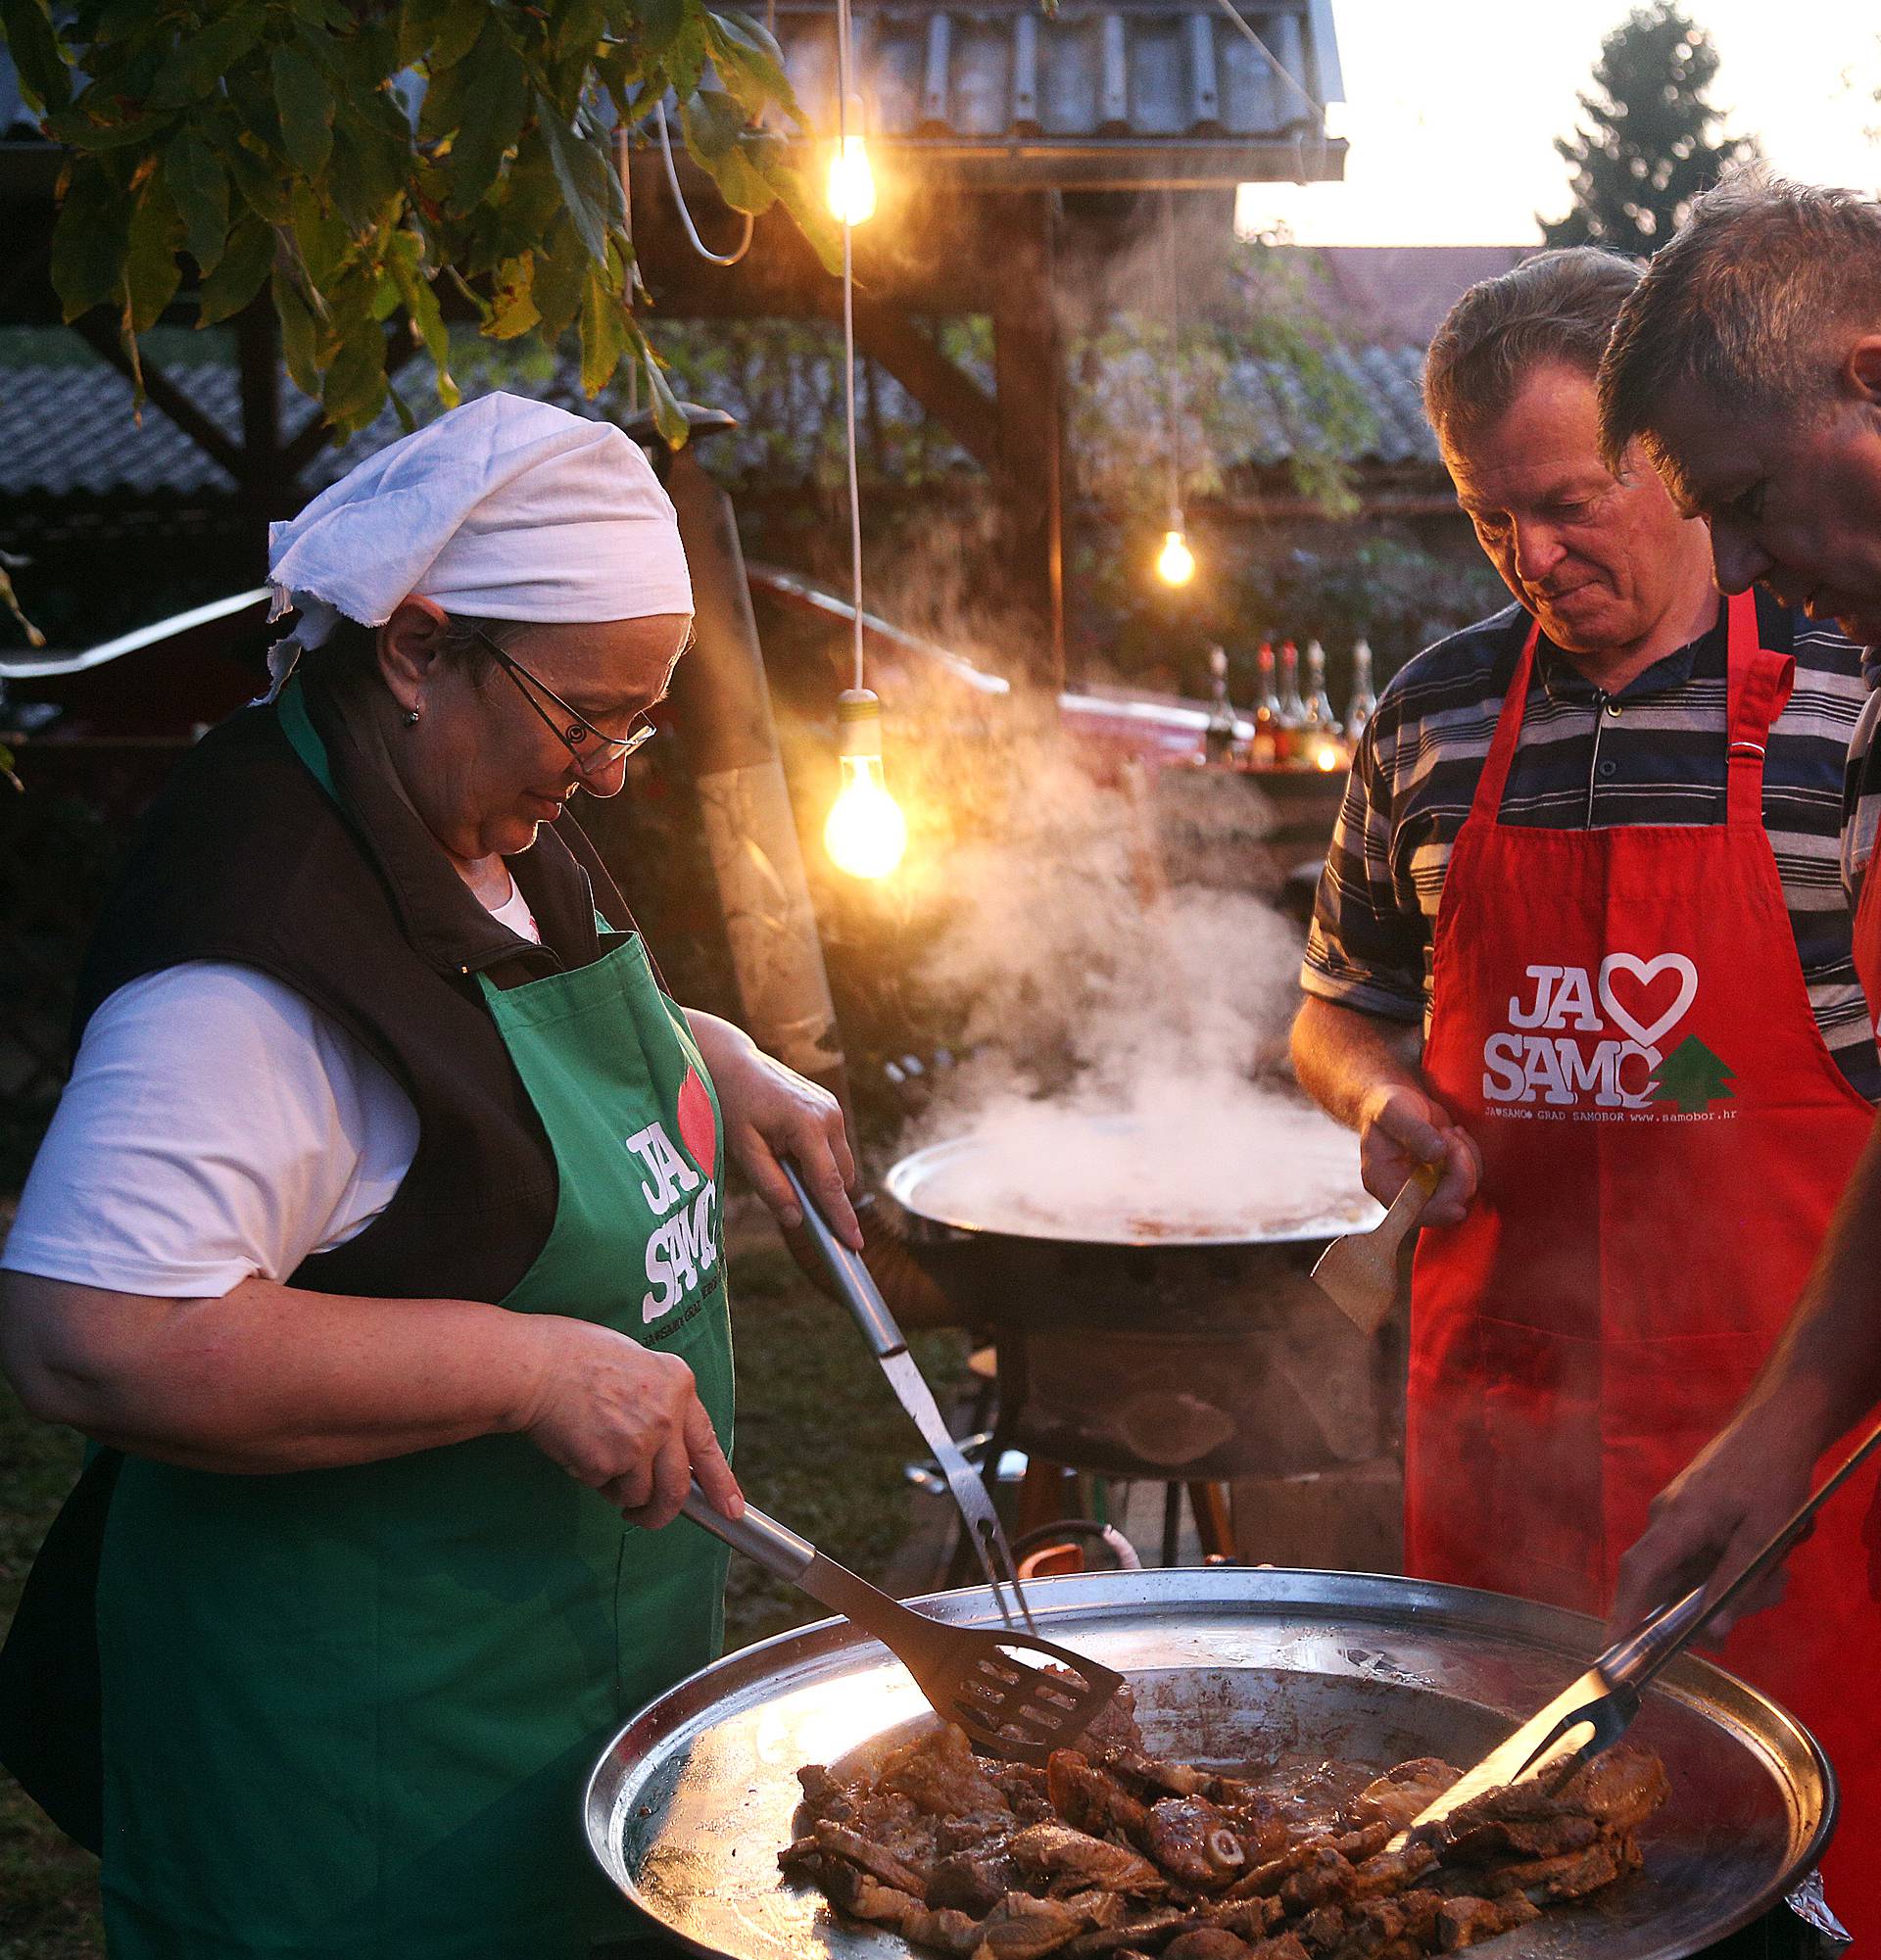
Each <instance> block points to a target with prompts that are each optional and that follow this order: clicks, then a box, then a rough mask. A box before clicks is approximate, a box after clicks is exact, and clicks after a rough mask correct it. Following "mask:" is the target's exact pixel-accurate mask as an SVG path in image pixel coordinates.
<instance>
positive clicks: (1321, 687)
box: [1300, 640, 1345, 775]
mask: <svg viewBox="0 0 1881 1960" xmlns="http://www.w3.org/2000/svg"><path fill="white" fill-rule="evenodd" d="M1300 746H1301V749H1302V751H1303V752H1302V755H1301V760H1302V761H1303V762H1306V763H1309V764H1311V765H1312V767H1313V768H1315V769H1318V770H1320V771H1321V772H1322V773H1324V774H1326V775H1330V774H1331V773H1332V771H1333V770H1335V769H1343V768H1344V767H1345V738H1344V736H1343V735H1342V734H1341V733H1340V731H1339V718H1338V716H1337V715H1335V714H1334V713H1333V712H1332V697H1331V695H1330V694H1328V693H1326V648H1325V647H1324V646H1322V645H1320V643H1319V642H1318V641H1317V640H1309V641H1308V642H1307V643H1306V727H1305V729H1304V730H1303V731H1302V734H1301V740H1300Z"/></svg>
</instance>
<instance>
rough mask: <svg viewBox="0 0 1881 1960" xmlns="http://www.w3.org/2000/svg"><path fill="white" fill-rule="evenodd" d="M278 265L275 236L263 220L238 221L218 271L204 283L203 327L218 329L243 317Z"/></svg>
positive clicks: (256, 218) (224, 250)
mask: <svg viewBox="0 0 1881 1960" xmlns="http://www.w3.org/2000/svg"><path fill="white" fill-rule="evenodd" d="M273 263H274V234H273V232H272V231H271V230H269V228H268V227H267V226H266V225H265V224H264V223H263V222H262V221H261V219H260V218H258V217H255V216H252V215H251V216H246V217H241V218H238V219H237V220H236V222H235V228H234V230H232V231H231V232H230V233H229V234H228V242H227V244H226V245H225V246H224V248H223V250H222V256H221V258H220V259H219V260H218V261H217V265H216V269H215V271H213V272H211V273H210V274H209V275H208V277H207V278H205V279H204V281H203V284H202V292H201V304H202V313H201V316H200V319H199V324H200V325H203V326H214V325H215V324H216V322H217V320H225V319H227V318H228V317H229V316H230V314H232V313H239V312H240V311H241V310H242V309H243V308H244V307H245V306H247V305H248V303H249V301H250V300H252V299H253V298H254V297H255V295H256V294H257V293H259V292H260V291H261V289H262V281H263V280H264V279H265V278H266V277H267V272H268V267H269V266H270V265H272V264H273Z"/></svg>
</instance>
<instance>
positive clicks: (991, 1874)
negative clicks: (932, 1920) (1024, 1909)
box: [928, 1838, 1024, 1913]
mask: <svg viewBox="0 0 1881 1960" xmlns="http://www.w3.org/2000/svg"><path fill="white" fill-rule="evenodd" d="M1023 1877H1024V1875H1023V1874H1022V1873H1021V1871H1020V1870H1019V1867H1018V1865H1017V1864H1016V1863H1015V1862H1014V1860H1013V1856H1012V1843H1011V1840H1010V1839H1009V1838H984V1839H981V1840H978V1841H977V1842H974V1843H970V1844H966V1845H963V1846H962V1847H961V1848H960V1849H959V1850H957V1851H949V1852H948V1853H947V1854H946V1855H945V1856H944V1857H942V1858H940V1859H939V1860H938V1861H937V1862H936V1864H935V1867H934V1870H933V1872H932V1874H931V1875H930V1876H929V1879H928V1903H929V1904H930V1905H947V1906H954V1907H957V1908H958V1909H959V1910H960V1911H962V1912H972V1913H984V1912H990V1911H991V1910H992V1908H993V1907H994V1906H995V1905H997V1904H998V1903H999V1901H1000V1900H1001V1899H1002V1898H1004V1897H1005V1895H1006V1894H1007V1893H1008V1892H1009V1891H1016V1890H1018V1889H1019V1888H1020V1887H1021V1883H1022V1880H1023Z"/></svg>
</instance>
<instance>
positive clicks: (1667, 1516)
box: [1609, 1405, 1815, 1641]
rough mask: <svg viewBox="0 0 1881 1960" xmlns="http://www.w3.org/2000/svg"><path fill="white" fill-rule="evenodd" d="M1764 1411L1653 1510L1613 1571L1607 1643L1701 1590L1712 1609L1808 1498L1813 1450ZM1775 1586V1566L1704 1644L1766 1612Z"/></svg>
mask: <svg viewBox="0 0 1881 1960" xmlns="http://www.w3.org/2000/svg"><path fill="white" fill-rule="evenodd" d="M1768 1409H1769V1406H1768V1405H1763V1406H1761V1407H1759V1408H1754V1409H1751V1410H1746V1411H1745V1412H1744V1413H1743V1414H1741V1415H1739V1416H1738V1417H1737V1419H1736V1420H1735V1421H1734V1422H1732V1423H1731V1424H1730V1426H1729V1427H1728V1428H1726V1429H1724V1430H1723V1431H1721V1432H1720V1433H1719V1434H1718V1435H1716V1436H1714V1437H1713V1438H1712V1441H1711V1442H1710V1443H1709V1444H1707V1445H1706V1447H1705V1448H1704V1449H1703V1450H1702V1451H1701V1452H1700V1453H1699V1455H1698V1456H1697V1457H1695V1458H1693V1459H1692V1461H1691V1462H1690V1463H1689V1464H1688V1465H1687V1466H1686V1467H1685V1469H1684V1470H1682V1471H1681V1472H1680V1473H1679V1474H1678V1476H1676V1477H1675V1478H1674V1479H1673V1480H1672V1481H1671V1482H1670V1483H1669V1484H1667V1485H1666V1486H1665V1488H1664V1490H1663V1491H1661V1492H1660V1494H1659V1496H1658V1497H1656V1498H1655V1499H1654V1500H1653V1508H1652V1522H1651V1523H1650V1524H1649V1525H1648V1526H1647V1528H1646V1530H1645V1532H1644V1533H1643V1534H1642V1535H1641V1537H1640V1539H1639V1541H1638V1542H1637V1543H1636V1544H1635V1545H1634V1546H1633V1548H1632V1550H1631V1551H1629V1552H1628V1553H1627V1554H1626V1555H1625V1556H1624V1557H1623V1558H1621V1560H1620V1561H1619V1581H1618V1584H1617V1586H1616V1588H1615V1592H1614V1607H1613V1613H1612V1615H1611V1618H1610V1620H1609V1626H1610V1630H1611V1631H1612V1632H1613V1633H1614V1634H1615V1636H1616V1637H1617V1636H1618V1635H1619V1634H1621V1633H1624V1632H1626V1631H1628V1630H1629V1629H1631V1628H1632V1627H1634V1626H1636V1625H1637V1624H1638V1622H1639V1621H1640V1620H1641V1619H1643V1618H1644V1617H1645V1616H1646V1614H1648V1613H1650V1612H1652V1611H1653V1610H1654V1609H1655V1608H1657V1607H1659V1606H1663V1605H1665V1604H1668V1603H1669V1602H1670V1601H1673V1600H1676V1599H1681V1598H1683V1597H1684V1595H1685V1594H1686V1593H1688V1592H1690V1591H1691V1589H1692V1588H1693V1587H1694V1586H1697V1585H1700V1584H1702V1583H1704V1582H1706V1581H1708V1580H1709V1581H1710V1584H1709V1587H1708V1589H1707V1590H1708V1592H1709V1593H1710V1595H1711V1597H1712V1598H1713V1599H1715V1598H1716V1597H1717V1595H1718V1594H1719V1593H1721V1592H1722V1591H1723V1590H1724V1588H1725V1587H1726V1586H1727V1585H1729V1583H1730V1582H1731V1580H1732V1579H1734V1578H1735V1577H1736V1576H1737V1574H1738V1573H1739V1572H1741V1571H1742V1570H1743V1569H1744V1567H1745V1566H1747V1565H1748V1564H1749V1563H1750V1562H1751V1560H1752V1559H1753V1558H1754V1557H1756V1556H1757V1554H1758V1553H1759V1552H1760V1551H1761V1550H1762V1549H1763V1547H1764V1546H1765V1545H1766V1544H1767V1543H1768V1542H1769V1541H1770V1539H1772V1538H1773V1537H1775V1535H1776V1534H1777V1532H1778V1531H1780V1530H1781V1529H1782V1527H1783V1525H1784V1523H1785V1521H1786V1520H1787V1519H1788V1518H1789V1517H1790V1516H1791V1514H1792V1513H1793V1512H1794V1511H1795V1510H1796V1508H1797V1506H1799V1505H1801V1504H1802V1502H1803V1500H1804V1499H1805V1498H1806V1497H1808V1496H1809V1476H1810V1472H1811V1471H1812V1469H1813V1468H1814V1462H1815V1456H1814V1450H1813V1447H1812V1445H1810V1444H1809V1443H1808V1442H1806V1441H1799V1439H1798V1435H1797V1430H1796V1426H1795V1425H1794V1424H1793V1423H1791V1422H1789V1421H1787V1420H1786V1419H1785V1418H1783V1417H1782V1416H1780V1415H1778V1414H1776V1413H1774V1412H1766V1411H1767V1410H1768ZM1800 1542H1801V1541H1799V1543H1800ZM1784 1585H1785V1579H1784V1574H1783V1571H1782V1568H1781V1567H1780V1566H1779V1567H1778V1568H1777V1570H1776V1571H1774V1572H1772V1573H1770V1574H1769V1575H1768V1576H1767V1577H1766V1578H1764V1579H1763V1580H1761V1581H1760V1582H1759V1584H1758V1585H1757V1586H1755V1587H1754V1588H1753V1589H1752V1591H1751V1593H1750V1595H1749V1596H1748V1597H1747V1598H1746V1599H1743V1600H1740V1601H1737V1602H1736V1603H1735V1604H1734V1605H1733V1607H1732V1609H1731V1610H1730V1611H1729V1612H1728V1613H1724V1614H1720V1615H1719V1617H1718V1618H1716V1619H1714V1620H1713V1621H1712V1623H1711V1625H1710V1626H1709V1627H1707V1628H1706V1630H1705V1638H1706V1639H1707V1640H1708V1641H1715V1640H1722V1639H1723V1638H1724V1636H1725V1635H1726V1634H1727V1633H1729V1632H1730V1630H1731V1628H1732V1627H1733V1626H1735V1625H1736V1624H1737V1622H1738V1621H1739V1620H1741V1619H1743V1618H1744V1617H1745V1616H1746V1615H1747V1614H1750V1613H1756V1612H1761V1611H1762V1610H1763V1608H1764V1607H1766V1606H1773V1605H1775V1604H1776V1602H1777V1601H1778V1600H1780V1599H1781V1598H1782V1597H1783V1590H1784Z"/></svg>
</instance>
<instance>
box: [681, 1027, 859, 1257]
mask: <svg viewBox="0 0 1881 1960" xmlns="http://www.w3.org/2000/svg"><path fill="white" fill-rule="evenodd" d="M686 1018H687V1021H688V1023H689V1024H690V1025H691V1027H692V1029H693V1035H694V1038H695V1039H696V1040H697V1041H698V1042H699V1053H700V1054H702V1055H703V1056H704V1058H705V1066H706V1067H707V1068H708V1069H709V1070H710V1071H711V1074H712V1086H713V1087H714V1088H715V1089H716V1090H717V1091H718V1102H719V1107H720V1109H722V1110H723V1111H724V1113H725V1146H726V1148H727V1149H728V1150H729V1151H730V1152H731V1154H732V1156H733V1157H734V1158H736V1159H737V1161H738V1164H739V1167H740V1169H741V1170H743V1171H744V1172H745V1174H746V1175H747V1176H748V1178H749V1179H750V1180H751V1182H752V1183H753V1184H754V1185H755V1186H756V1187H757V1192H758V1195H759V1196H760V1197H761V1198H762V1199H763V1200H764V1202H765V1204H767V1205H768V1206H769V1207H770V1209H771V1214H772V1216H773V1217H774V1218H775V1219H777V1221H778V1223H779V1224H780V1225H782V1226H783V1227H784V1229H785V1231H786V1233H787V1234H788V1233H791V1232H793V1231H795V1230H796V1227H797V1226H799V1225H800V1224H801V1223H802V1222H803V1213H802V1208H801V1207H800V1206H799V1205H798V1204H797V1202H796V1194H795V1193H794V1192H793V1191H792V1189H791V1186H790V1181H789V1179H787V1178H786V1177H785V1175H784V1172H783V1170H782V1168H781V1166H780V1165H779V1162H778V1160H779V1159H780V1158H786V1157H788V1158H789V1159H790V1160H791V1161H792V1163H793V1164H795V1165H796V1171H797V1175H798V1176H800V1177H801V1178H802V1179H803V1182H804V1184H805V1186H806V1187H807V1188H808V1190H809V1194H810V1197H811V1198H812V1200H813V1201H814V1202H815V1204H816V1207H817V1209H818V1210H819V1211H820V1212H821V1213H822V1214H823V1216H824V1218H825V1219H828V1220H829V1223H830V1228H831V1229H832V1230H833V1231H834V1232H835V1233H836V1235H837V1237H838V1238H840V1239H841V1240H842V1241H843V1243H844V1245H846V1246H847V1247H848V1248H849V1249H850V1250H851V1251H852V1252H860V1251H861V1250H862V1227H861V1225H860V1224H859V1223H857V1221H856V1217H855V1208H854V1207H853V1206H852V1205H851V1204H850V1203H849V1190H850V1187H851V1186H852V1185H853V1184H854V1183H855V1159H854V1157H853V1156H852V1155H851V1154H850V1151H849V1139H848V1135H847V1132H846V1131H845V1130H844V1126H843V1110H842V1107H841V1105H840V1104H839V1103H838V1102H837V1100H836V1098H835V1097H834V1096H833V1095H831V1094H830V1092H829V1090H827V1089H824V1088H819V1087H818V1086H817V1084H816V1083H815V1082H812V1081H810V1080H809V1079H808V1078H807V1077H806V1076H799V1075H798V1074H797V1073H796V1070H795V1069H790V1068H786V1067H785V1065H784V1064H783V1063H782V1062H780V1061H778V1060H777V1059H776V1057H775V1056H771V1055H767V1054H765V1053H764V1051H763V1050H762V1049H761V1048H760V1047H759V1046H758V1045H757V1043H756V1042H755V1041H753V1040H752V1039H751V1037H750V1036H749V1035H748V1034H747V1033H746V1032H745V1031H744V1029H743V1028H734V1027H733V1026H732V1024H731V1023H730V1022H729V1021H720V1020H719V1019H717V1017H716V1016H713V1015H709V1014H701V1013H699V1012H696V1011H690V1010H689V1011H688V1013H687V1017H686Z"/></svg>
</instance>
